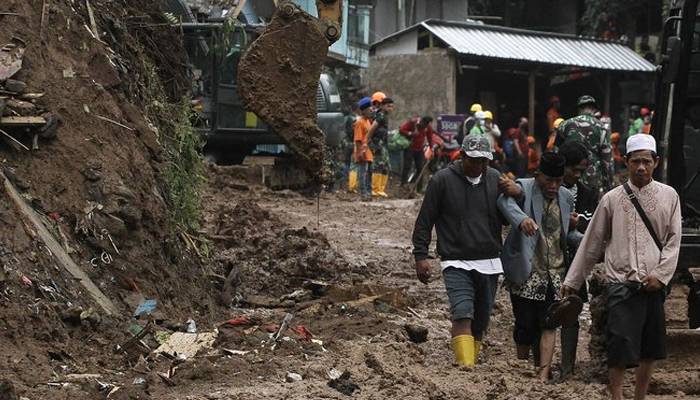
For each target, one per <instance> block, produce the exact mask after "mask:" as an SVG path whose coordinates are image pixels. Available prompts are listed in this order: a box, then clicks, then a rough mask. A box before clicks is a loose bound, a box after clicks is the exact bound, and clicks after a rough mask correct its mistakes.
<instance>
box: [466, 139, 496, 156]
mask: <svg viewBox="0 0 700 400" xmlns="http://www.w3.org/2000/svg"><path fill="white" fill-rule="evenodd" d="M462 151H463V152H464V153H465V154H466V155H467V157H470V158H479V157H484V158H487V159H489V160H493V150H492V149H491V143H490V142H489V139H488V138H487V137H486V136H485V135H481V134H478V133H471V134H469V135H467V136H465V137H464V139H463V140H462Z"/></svg>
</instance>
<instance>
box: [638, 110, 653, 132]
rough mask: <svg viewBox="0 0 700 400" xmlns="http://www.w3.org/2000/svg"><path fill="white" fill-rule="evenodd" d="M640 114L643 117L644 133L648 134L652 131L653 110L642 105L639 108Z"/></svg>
mask: <svg viewBox="0 0 700 400" xmlns="http://www.w3.org/2000/svg"><path fill="white" fill-rule="evenodd" d="M639 115H640V116H641V117H642V133H647V134H648V133H649V132H650V131H651V117H652V115H651V111H649V109H648V108H646V107H642V109H641V110H639Z"/></svg>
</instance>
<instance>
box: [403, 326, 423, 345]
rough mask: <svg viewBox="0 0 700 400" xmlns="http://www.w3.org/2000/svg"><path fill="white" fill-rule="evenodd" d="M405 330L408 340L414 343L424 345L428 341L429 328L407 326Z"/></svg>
mask: <svg viewBox="0 0 700 400" xmlns="http://www.w3.org/2000/svg"><path fill="white" fill-rule="evenodd" d="M403 328H404V329H405V330H406V334H408V339H410V340H411V341H412V342H413V343H423V342H425V341H427V340H428V328H426V327H424V326H420V325H412V324H406V325H404V326H403Z"/></svg>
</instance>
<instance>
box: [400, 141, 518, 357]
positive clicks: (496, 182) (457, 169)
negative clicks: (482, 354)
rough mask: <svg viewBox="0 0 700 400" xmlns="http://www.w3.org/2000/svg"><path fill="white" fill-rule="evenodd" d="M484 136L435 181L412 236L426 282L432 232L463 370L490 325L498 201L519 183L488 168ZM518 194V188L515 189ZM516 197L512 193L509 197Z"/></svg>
mask: <svg viewBox="0 0 700 400" xmlns="http://www.w3.org/2000/svg"><path fill="white" fill-rule="evenodd" d="M492 159H493V149H491V145H490V143H489V140H488V138H487V137H486V136H484V135H468V136H467V137H465V138H464V140H463V142H462V157H461V158H460V159H458V160H456V161H455V162H453V163H452V164H451V165H450V166H449V167H448V168H445V169H442V170H440V171H438V172H437V173H436V174H435V175H433V177H432V178H431V180H430V182H429V183H428V187H427V189H426V192H425V197H424V198H423V204H422V206H421V209H420V213H419V214H418V218H417V219H416V225H415V229H414V231H413V254H414V256H415V260H416V273H417V275H418V279H419V280H420V281H421V282H423V283H426V284H427V283H428V282H429V279H430V264H429V262H428V247H429V245H430V241H431V233H432V230H433V227H435V230H436V232H437V253H438V254H439V256H440V260H441V262H440V265H441V267H442V275H443V278H444V281H445V287H446V289H447V296H448V298H449V301H450V309H451V314H452V347H453V350H454V354H455V360H456V362H457V364H459V365H474V364H475V362H476V359H477V357H478V354H479V350H480V348H481V340H482V338H483V335H484V333H485V331H486V328H487V326H488V322H489V317H490V314H491V309H492V307H493V303H494V297H495V294H496V288H497V285H498V275H499V274H501V273H502V272H503V269H502V267H501V260H500V258H499V257H500V255H501V248H502V244H501V230H502V226H503V222H504V220H503V219H502V217H501V215H500V213H499V211H498V208H497V206H496V201H497V200H498V196H499V193H500V192H501V191H502V190H506V191H508V190H510V189H513V187H514V186H516V185H515V183H513V182H512V181H509V180H505V179H502V178H501V177H500V174H499V172H498V171H497V170H495V169H493V168H490V167H489V166H488V165H489V161H491V160H492ZM515 189H516V190H517V192H519V189H518V188H517V187H516V188H515ZM509 195H513V193H509Z"/></svg>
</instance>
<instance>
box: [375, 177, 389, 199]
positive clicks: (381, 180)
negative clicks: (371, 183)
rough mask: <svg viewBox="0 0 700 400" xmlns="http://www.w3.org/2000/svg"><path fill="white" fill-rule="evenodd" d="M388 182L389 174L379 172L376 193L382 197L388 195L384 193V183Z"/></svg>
mask: <svg viewBox="0 0 700 400" xmlns="http://www.w3.org/2000/svg"><path fill="white" fill-rule="evenodd" d="M388 183H389V175H384V174H379V187H378V189H379V190H378V193H377V194H378V195H380V196H382V197H389V195H388V194H386V185H387V184H388Z"/></svg>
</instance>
